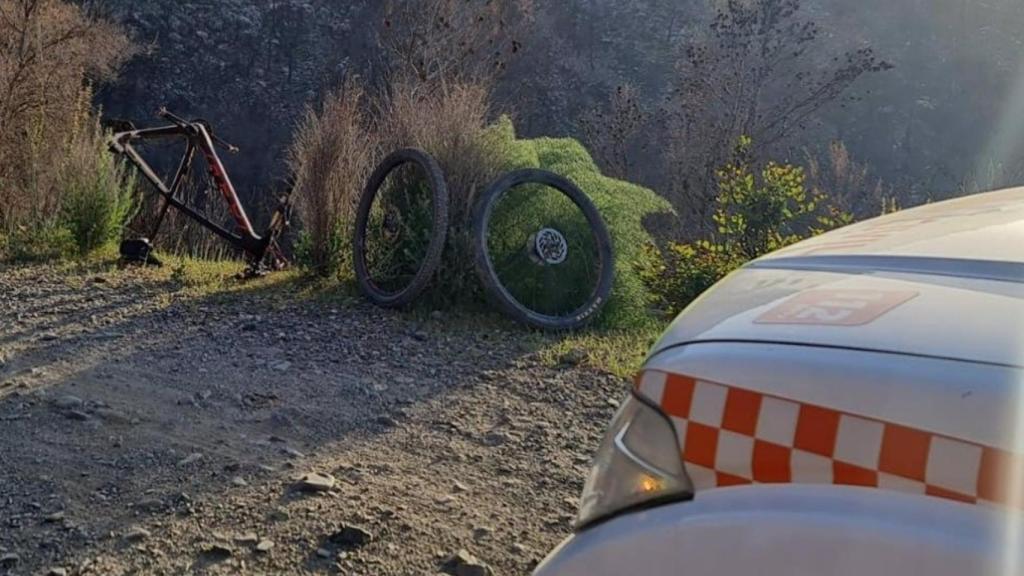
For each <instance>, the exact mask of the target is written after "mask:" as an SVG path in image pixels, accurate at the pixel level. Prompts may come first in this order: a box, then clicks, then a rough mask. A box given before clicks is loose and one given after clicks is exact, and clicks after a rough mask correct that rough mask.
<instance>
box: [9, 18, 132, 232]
mask: <svg viewBox="0 0 1024 576" xmlns="http://www.w3.org/2000/svg"><path fill="white" fill-rule="evenodd" d="M131 54H132V47H131V43H130V41H129V39H128V38H127V36H125V35H124V33H123V32H122V31H121V30H120V29H119V28H117V27H116V26H115V25H114V24H112V23H110V22H107V21H105V20H102V19H98V18H95V17H93V16H92V15H91V14H90V12H89V11H88V10H87V9H86V8H83V7H81V6H79V5H77V4H74V3H71V2H65V1H63V0H0V230H6V231H7V232H11V231H12V230H13V229H14V227H15V226H26V225H31V226H35V225H37V223H38V222H39V221H40V220H43V221H45V220H47V219H50V218H52V217H53V215H54V214H56V213H57V212H58V210H57V208H58V207H59V205H60V201H61V200H60V192H61V189H60V182H59V180H60V175H59V174H58V171H57V170H54V169H53V168H54V166H56V165H57V164H58V162H59V161H60V159H61V158H64V157H66V156H67V154H68V151H69V148H70V147H73V146H75V142H76V130H84V129H87V128H88V124H89V121H90V118H89V116H90V115H91V112H90V102H91V96H92V94H91V91H90V90H88V88H83V86H86V85H87V83H88V82H95V81H103V80H106V79H108V78H110V77H111V76H112V75H113V74H114V73H115V72H116V70H117V68H118V66H119V65H120V64H121V63H122V62H124V61H125V59H126V58H127V57H129V56H130V55H131Z"/></svg>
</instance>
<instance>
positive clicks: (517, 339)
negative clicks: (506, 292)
mask: <svg viewBox="0 0 1024 576" xmlns="http://www.w3.org/2000/svg"><path fill="white" fill-rule="evenodd" d="M174 290H175V287H174V286H173V283H172V282H171V281H169V280H164V281H161V280H157V279H154V277H153V276H152V275H146V274H143V273H141V272H138V271H132V270H128V271H119V272H112V271H107V272H103V273H101V274H99V275H96V274H94V273H89V274H85V273H71V272H67V271H60V270H57V269H55V268H50V267H29V268H0V574H12V575H13V574H47V573H48V572H49V573H53V574H103V575H108V574H191V573H209V574H275V573H288V574H351V575H359V574H366V575H370V574H374V575H376V574H437V573H439V572H442V571H448V572H453V573H454V572H458V573H459V574H460V575H462V574H481V575H483V574H489V573H492V571H493V573H494V574H499V575H509V574H527V573H529V571H530V570H531V568H532V567H533V566H535V565H536V563H537V562H538V561H539V560H540V559H541V558H542V557H543V556H544V554H545V553H546V552H547V551H548V550H550V549H551V548H552V547H553V546H555V545H556V544H557V543H558V542H559V541H560V540H561V539H562V538H564V537H565V536H566V535H567V534H568V533H569V531H570V524H571V521H572V518H573V515H574V512H575V508H576V504H577V501H576V500H577V497H578V494H579V492H580V489H581V487H582V481H583V478H584V475H585V473H586V467H587V462H588V459H589V456H590V455H591V454H592V452H593V450H594V449H595V447H596V446H597V443H598V441H599V439H600V436H601V434H602V432H603V430H604V428H605V425H606V423H607V421H608V419H609V418H610V417H611V415H612V412H613V411H614V409H615V406H616V405H617V401H618V400H619V399H620V398H621V397H622V396H623V394H624V392H625V390H626V386H627V385H626V383H625V382H623V381H622V380H620V379H618V378H616V377H614V376H610V375H606V374H600V373H597V372H594V371H592V370H589V369H588V370H584V369H579V368H575V367H569V366H566V367H560V368H554V367H549V366H545V365H543V364H541V363H540V362H539V361H538V360H537V359H536V357H535V350H534V349H533V348H531V345H530V344H527V343H526V342H525V341H526V340H528V339H526V338H524V337H523V336H524V334H523V333H522V332H516V331H514V330H512V329H507V328H495V327H486V328H482V327H479V326H478V327H475V328H471V327H469V326H464V324H465V323H459V322H448V321H446V318H445V317H444V316H443V315H436V314H435V315H434V317H432V318H431V319H429V320H427V321H425V322H423V323H417V321H416V320H415V319H413V318H411V317H410V316H408V315H403V314H398V313H392V312H385V311H381V310H377V309H374V308H371V307H368V306H363V305H361V304H350V305H344V304H330V303H325V302H323V301H309V300H306V301H301V300H298V299H295V300H294V301H292V300H288V301H287V302H285V303H283V304H282V303H281V299H280V294H276V295H275V294H271V293H263V292H260V291H252V292H248V293H244V294H236V295H233V296H223V295H221V296H211V297H206V298H201V297H195V296H192V297H186V296H184V295H178V296H176V295H175V292H174ZM460 551H463V553H462V556H463V557H462V558H461V559H458V558H457V559H455V560H454V562H447V563H446V560H451V559H450V558H449V557H450V556H451V555H453V554H457V553H459V552H460ZM456 564H461V565H462V566H461V568H458V569H456V568H457V567H456V566H455V565H456Z"/></svg>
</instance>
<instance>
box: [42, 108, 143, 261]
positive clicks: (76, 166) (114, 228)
mask: <svg viewBox="0 0 1024 576" xmlns="http://www.w3.org/2000/svg"><path fill="white" fill-rule="evenodd" d="M105 140H106V138H105V135H104V133H103V131H102V130H101V129H100V127H99V125H98V123H96V122H95V121H94V122H93V124H92V126H91V127H87V128H86V130H85V131H84V132H83V133H81V134H76V135H74V141H73V143H72V145H71V146H69V148H68V155H67V156H66V157H65V158H64V159H63V162H62V163H61V165H60V167H59V169H58V170H59V172H58V173H59V177H58V186H59V189H60V190H61V193H62V196H61V200H60V216H59V220H58V221H59V226H60V227H63V228H65V229H67V230H68V232H69V233H70V235H71V238H72V239H73V241H74V244H75V248H76V251H77V252H78V254H79V255H84V254H88V253H89V252H92V251H93V250H96V249H98V248H101V247H103V246H105V245H107V244H108V243H110V242H112V241H115V240H118V239H119V238H120V236H121V232H122V230H123V229H124V226H125V225H126V224H127V223H128V221H129V220H130V219H131V218H132V216H133V215H134V212H135V209H136V207H137V202H136V195H135V191H136V176H135V173H134V171H131V170H129V169H128V167H127V166H126V165H125V162H124V161H123V160H120V159H118V158H115V157H114V156H113V155H112V154H110V153H109V152H107V150H106V142H105Z"/></svg>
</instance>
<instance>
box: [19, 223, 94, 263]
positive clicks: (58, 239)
mask: <svg viewBox="0 0 1024 576" xmlns="http://www.w3.org/2000/svg"><path fill="white" fill-rule="evenodd" d="M77 252H78V246H77V244H76V242H75V238H74V235H73V234H72V232H71V230H70V229H68V228H67V227H65V226H60V225H57V224H44V223H38V224H34V225H31V226H18V227H17V228H15V229H14V230H13V231H12V232H11V234H10V235H9V236H8V237H7V241H6V247H5V249H3V250H0V256H3V258H4V259H7V260H10V261H12V262H48V261H52V260H63V259H65V258H70V257H71V256H73V255H74V254H76V253H77Z"/></svg>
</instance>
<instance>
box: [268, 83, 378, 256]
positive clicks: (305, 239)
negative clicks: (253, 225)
mask: <svg viewBox="0 0 1024 576" xmlns="http://www.w3.org/2000/svg"><path fill="white" fill-rule="evenodd" d="M364 100H365V93H364V91H363V89H362V87H361V86H360V85H359V83H358V81H356V80H354V79H350V80H348V81H346V82H345V84H344V85H343V86H342V87H341V88H340V89H339V90H337V91H335V92H333V93H331V94H329V95H328V96H327V98H326V100H325V101H324V103H323V105H322V106H321V107H320V109H319V110H313V109H310V110H309V111H307V113H306V117H305V120H304V121H303V123H302V125H301V126H300V127H299V130H298V134H297V136H296V138H295V142H294V143H293V144H292V147H291V149H290V151H289V156H288V162H289V165H290V168H291V171H292V174H293V178H294V179H295V186H296V187H295V190H294V192H293V198H294V200H295V203H296V212H297V215H298V217H299V222H300V223H301V226H302V232H301V234H300V237H299V242H298V244H297V246H296V257H297V260H298V262H299V263H300V264H301V265H302V266H304V267H306V268H308V269H310V270H312V271H314V272H316V273H318V274H323V275H328V274H333V273H337V272H338V271H339V270H342V269H346V268H347V267H346V266H345V264H346V263H347V262H348V260H347V258H348V253H349V249H348V248H349V245H350V239H349V236H350V234H349V232H348V230H349V229H350V226H349V224H351V222H352V220H353V217H354V213H355V208H356V205H357V204H358V202H359V196H360V194H361V193H362V190H363V184H364V182H365V181H366V178H367V176H368V174H369V172H370V170H372V169H373V167H372V165H373V162H374V160H375V159H376V158H377V156H378V149H379V145H378V138H377V133H376V132H374V131H372V130H370V129H369V128H370V127H369V121H368V119H367V118H366V115H365V113H364V112H363V109H364V108H363V104H364Z"/></svg>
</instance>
